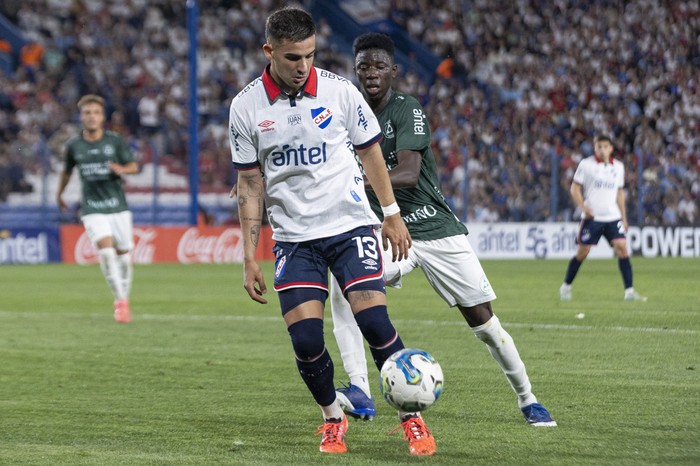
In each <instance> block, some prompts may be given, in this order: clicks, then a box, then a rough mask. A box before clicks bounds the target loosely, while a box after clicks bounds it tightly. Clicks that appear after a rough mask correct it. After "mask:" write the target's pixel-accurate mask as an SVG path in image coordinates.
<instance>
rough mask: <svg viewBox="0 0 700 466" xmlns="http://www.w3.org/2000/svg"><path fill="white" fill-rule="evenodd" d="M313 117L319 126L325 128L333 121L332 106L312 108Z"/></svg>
mask: <svg viewBox="0 0 700 466" xmlns="http://www.w3.org/2000/svg"><path fill="white" fill-rule="evenodd" d="M311 118H313V119H314V123H316V125H317V126H318V127H319V128H321V129H324V128H325V127H326V126H328V125H329V124H330V123H331V120H332V119H333V112H331V109H330V108H326V107H318V108H312V109H311Z"/></svg>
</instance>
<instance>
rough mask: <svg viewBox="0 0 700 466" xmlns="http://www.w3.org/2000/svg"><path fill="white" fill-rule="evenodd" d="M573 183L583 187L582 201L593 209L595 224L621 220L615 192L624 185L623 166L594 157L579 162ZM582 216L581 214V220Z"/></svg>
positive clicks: (613, 160) (620, 163) (614, 160)
mask: <svg viewBox="0 0 700 466" xmlns="http://www.w3.org/2000/svg"><path fill="white" fill-rule="evenodd" d="M574 182H575V183H578V184H580V185H581V186H582V187H583V200H584V201H585V202H586V205H587V206H589V207H590V208H591V209H593V219H594V220H595V221H597V222H612V221H614V220H620V219H621V218H622V212H620V207H619V206H618V205H617V192H618V190H619V189H621V188H623V187H624V185H625V166H624V165H623V164H622V162H620V161H619V160H616V159H612V158H611V159H610V162H609V163H605V162H603V161H602V160H601V159H599V158H597V157H596V156H595V155H592V156H590V157H586V158H585V159H583V160H581V162H580V163H579V165H578V167H577V168H576V173H574ZM583 217H584V215H583V214H581V218H583Z"/></svg>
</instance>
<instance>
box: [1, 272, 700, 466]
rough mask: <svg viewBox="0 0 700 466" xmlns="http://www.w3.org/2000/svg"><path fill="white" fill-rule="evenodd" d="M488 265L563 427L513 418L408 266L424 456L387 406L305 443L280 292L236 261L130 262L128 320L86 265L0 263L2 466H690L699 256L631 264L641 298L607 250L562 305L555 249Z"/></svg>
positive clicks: (307, 408)
mask: <svg viewBox="0 0 700 466" xmlns="http://www.w3.org/2000/svg"><path fill="white" fill-rule="evenodd" d="M484 267H485V269H486V271H487V273H488V275H489V277H490V279H491V282H492V284H493V286H494V288H495V290H496V292H497V294H498V296H499V298H498V300H496V301H495V302H494V310H495V312H496V313H497V314H498V315H499V317H500V319H501V321H502V322H503V324H504V326H505V327H506V328H507V329H508V330H509V332H510V333H511V335H512V336H513V338H514V339H515V342H516V344H517V345H518V348H519V350H520V353H521V355H522V357H523V359H524V361H525V364H526V365H527V369H528V373H529V375H530V378H531V380H532V383H533V388H534V391H535V393H536V394H537V396H538V397H539V399H540V401H541V402H542V403H543V404H545V405H546V406H547V407H548V408H549V410H550V411H551V413H552V414H553V416H554V417H555V418H556V420H557V421H558V422H559V427H557V428H549V429H548V428H540V429H537V428H531V427H529V426H527V425H526V424H525V423H524V421H523V419H522V417H521V415H520V412H519V410H518V409H517V405H516V402H515V397H514V395H513V393H512V391H511V389H510V387H509V386H508V384H507V382H506V380H505V378H504V377H503V374H502V373H501V371H500V370H499V369H498V367H497V365H496V363H495V362H494V361H493V360H492V359H491V357H490V356H489V355H488V352H487V351H486V349H485V347H484V345H483V344H482V343H481V342H480V341H479V340H477V339H476V338H474V336H473V335H472V333H471V332H470V331H469V330H468V328H467V327H466V324H464V323H463V321H462V320H461V317H460V316H459V313H458V312H457V311H456V310H454V309H449V308H447V307H446V305H444V303H443V302H442V301H441V300H440V299H439V298H438V297H437V296H436V295H435V294H434V293H433V292H432V290H431V289H430V288H429V287H428V286H427V284H426V281H425V279H424V277H423V275H422V273H421V272H420V271H416V272H415V273H413V274H411V275H409V276H408V277H406V278H405V279H404V288H403V289H402V290H389V305H390V315H392V316H393V320H394V323H395V325H396V326H397V328H398V329H399V331H400V332H401V335H402V338H403V340H404V342H405V343H406V344H407V345H408V346H417V347H421V348H424V349H427V350H429V351H430V352H431V353H432V354H433V355H434V356H435V357H436V358H437V359H438V360H439V361H440V363H441V365H442V367H443V370H444V372H445V380H446V382H445V387H446V388H445V393H444V394H443V398H442V399H441V400H440V401H439V402H438V403H437V404H436V405H435V406H434V407H433V408H431V410H429V411H427V412H426V415H425V417H426V419H427V422H428V424H429V426H430V427H431V429H432V430H433V433H434V434H435V436H436V438H437V443H438V452H437V453H436V455H435V456H434V457H430V458H414V457H411V456H410V455H409V454H408V449H407V447H406V445H405V443H404V441H403V439H402V438H401V435H400V432H397V433H395V434H394V435H393V436H388V435H386V434H387V432H389V431H390V430H391V429H393V428H394V427H396V426H397V425H398V422H397V419H396V417H395V415H394V414H393V413H392V412H391V410H390V409H389V407H388V405H386V404H385V403H383V402H381V401H380V402H379V403H378V404H377V408H378V411H379V415H378V417H377V418H376V419H375V420H374V421H373V422H369V423H361V422H357V421H351V425H350V431H349V433H348V446H349V449H350V453H349V454H347V455H344V456H342V457H338V456H325V455H322V454H321V453H319V452H318V442H319V438H318V437H314V436H313V434H314V433H315V428H316V426H317V425H318V424H320V421H321V417H320V411H319V409H318V408H317V407H316V406H315V405H314V403H313V400H312V398H311V396H310V394H309V393H308V391H307V390H306V388H305V386H304V384H303V383H302V381H301V379H300V377H299V375H298V373H297V372H296V367H295V365H294V362H293V358H292V352H291V343H290V342H289V337H288V335H287V332H286V329H285V328H284V324H283V322H282V319H281V317H280V316H279V309H278V303H277V299H276V297H275V293H274V292H271V293H270V294H268V297H270V301H271V302H270V304H268V305H267V306H261V305H259V304H256V303H254V302H252V301H250V300H249V298H248V297H247V295H246V294H245V292H244V290H243V288H242V273H241V267H240V266H239V265H190V266H180V265H157V266H155V265H152V266H139V267H136V270H135V282H134V290H133V296H132V311H133V313H134V322H133V323H132V324H129V325H118V324H115V323H114V321H113V320H112V311H111V296H110V294H109V292H108V289H107V285H106V284H105V282H104V280H103V278H102V275H101V274H100V271H99V269H98V268H97V267H96V266H89V267H85V266H68V265H46V266H5V267H0V283H2V285H1V289H2V295H1V299H0V464H8V465H25V464H26V465H30V464H31V465H44V464H46V465H62V464H65V465H114V464H124V465H161V464H163V465H164V464H176V465H209V464H236V465H279V464H298V465H308V464H314V463H315V464H318V465H324V464H338V463H340V464H352V465H355V464H358V465H388V464H440V465H456V464H469V465H477V464H513V465H522V464H549V465H562V464H589V465H600V464H615V465H627V464H628V465H639V464H650V465H651V464H654V465H657V464H689V465H690V464H700V441H699V439H700V380H699V377H698V374H699V370H700V361H699V359H700V285H699V282H698V276H699V275H700V274H699V273H698V272H700V261H698V260H682V259H646V260H645V259H634V260H633V267H634V272H635V285H636V288H637V289H638V291H639V292H640V293H642V294H645V295H647V296H649V301H648V302H646V303H625V302H623V301H622V284H621V279H620V276H619V272H618V270H617V265H616V263H615V261H613V260H599V261H593V260H591V261H588V262H586V263H585V264H584V266H583V267H582V269H581V272H580V274H579V277H578V279H577V281H576V282H575V284H574V299H573V301H571V302H569V303H561V302H559V300H558V291H557V290H558V287H559V284H560V283H561V279H562V277H563V275H564V271H565V267H566V263H565V262H564V261H487V262H484ZM265 268H266V278H267V280H268V286H269V287H270V288H271V285H272V283H271V281H272V265H271V264H266V265H265ZM579 313H583V314H585V317H584V318H583V319H578V318H576V314H579ZM331 327H332V325H331V324H330V321H328V320H327V325H326V336H327V341H328V346H329V348H330V350H331V352H332V355H333V357H334V360H335V362H336V380H337V381H338V382H340V381H342V380H344V379H345V375H344V373H343V372H342V364H341V363H340V359H339V357H338V356H337V349H336V347H335V342H334V340H333V337H332V333H331ZM370 374H372V375H373V376H374V375H376V370H375V369H374V368H373V367H371V368H370ZM377 392H378V390H375V395H377V394H378V393H377Z"/></svg>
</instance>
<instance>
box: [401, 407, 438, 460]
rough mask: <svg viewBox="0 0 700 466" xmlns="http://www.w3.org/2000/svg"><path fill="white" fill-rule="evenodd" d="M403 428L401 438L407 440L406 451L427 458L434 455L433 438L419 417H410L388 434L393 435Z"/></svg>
mask: <svg viewBox="0 0 700 466" xmlns="http://www.w3.org/2000/svg"><path fill="white" fill-rule="evenodd" d="M400 428H403V438H405V439H406V440H408V449H409V451H410V452H411V454H412V455H420V456H429V455H432V454H433V453H435V448H436V446H435V437H433V434H431V433H430V430H429V429H428V427H427V426H426V425H425V421H423V418H422V417H420V416H410V417H408V418H406V419H405V420H404V421H402V422H401V425H400V426H399V427H397V428H396V429H394V430H392V431H391V432H389V434H393V433H394V432H396V431H397V430H399V429H400Z"/></svg>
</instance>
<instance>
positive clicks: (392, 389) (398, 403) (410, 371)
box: [380, 348, 444, 412]
mask: <svg viewBox="0 0 700 466" xmlns="http://www.w3.org/2000/svg"><path fill="white" fill-rule="evenodd" d="M443 384H444V377H443V375H442V368H441V367H440V364H438V362H437V361H436V360H435V358H433V357H432V356H431V355H430V354H429V353H428V352H427V351H423V350H420V349H416V348H404V349H402V350H400V351H397V352H396V353H394V354H392V355H391V356H390V357H389V359H387V360H386V362H384V365H383V366H382V370H381V385H380V389H381V392H382V395H383V396H384V399H385V400H386V402H387V403H389V405H391V406H392V407H393V408H396V409H399V410H401V411H407V412H414V411H424V410H426V409H428V408H429V407H430V406H432V405H433V404H434V403H435V402H436V401H437V399H438V398H440V395H441V394H442V390H443Z"/></svg>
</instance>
